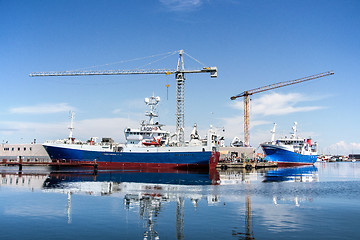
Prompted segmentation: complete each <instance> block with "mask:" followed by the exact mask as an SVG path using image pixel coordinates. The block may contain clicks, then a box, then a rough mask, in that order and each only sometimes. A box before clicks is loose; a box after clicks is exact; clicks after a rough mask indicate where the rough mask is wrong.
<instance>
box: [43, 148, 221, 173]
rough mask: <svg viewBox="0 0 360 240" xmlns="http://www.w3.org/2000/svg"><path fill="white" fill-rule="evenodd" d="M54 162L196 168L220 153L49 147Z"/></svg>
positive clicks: (100, 165) (118, 166) (128, 166)
mask: <svg viewBox="0 0 360 240" xmlns="http://www.w3.org/2000/svg"><path fill="white" fill-rule="evenodd" d="M44 148H45V149H46V151H47V152H48V154H49V156H50V158H51V159H52V160H53V161H71V162H82V163H86V162H94V161H95V160H96V162H97V164H99V167H105V168H129V169H139V168H177V167H178V168H181V167H186V168H190V167H191V168H193V167H199V168H203V167H209V166H216V164H217V161H218V157H219V154H218V153H215V152H211V151H199V152H141V153H139V152H105V151H89V150H79V149H72V148H63V147H56V146H46V145H44Z"/></svg>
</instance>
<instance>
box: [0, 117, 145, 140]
mask: <svg viewBox="0 0 360 240" xmlns="http://www.w3.org/2000/svg"><path fill="white" fill-rule="evenodd" d="M138 125H139V122H137V121H131V120H129V119H127V118H99V119H86V120H80V121H76V120H75V122H74V132H73V134H74V137H75V138H78V139H80V140H84V141H85V140H87V139H90V137H99V140H100V139H101V138H102V137H111V138H113V139H114V140H116V141H123V140H124V132H123V131H124V129H125V128H126V127H137V126H138ZM69 126H70V122H56V123H36V122H19V121H18V122H15V121H11V122H10V121H3V122H0V133H1V134H2V135H3V139H2V140H4V141H9V142H12V143H19V140H20V139H19V138H21V139H22V140H21V142H32V141H33V139H34V138H36V139H37V142H39V143H41V142H44V141H46V140H55V139H63V138H66V137H68V135H69V130H68V127H69Z"/></svg>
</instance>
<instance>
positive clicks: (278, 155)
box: [261, 144, 317, 165]
mask: <svg viewBox="0 0 360 240" xmlns="http://www.w3.org/2000/svg"><path fill="white" fill-rule="evenodd" d="M261 147H262V149H263V151H264V153H265V154H266V157H265V160H267V161H269V162H277V163H278V164H279V165H312V164H314V163H315V162H316V161H317V155H304V154H299V153H295V152H292V151H288V150H285V149H282V148H281V147H278V146H276V145H270V144H262V145H261Z"/></svg>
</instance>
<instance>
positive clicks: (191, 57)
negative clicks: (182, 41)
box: [184, 52, 207, 67]
mask: <svg viewBox="0 0 360 240" xmlns="http://www.w3.org/2000/svg"><path fill="white" fill-rule="evenodd" d="M184 53H185V54H186V55H187V56H188V57H190V58H191V59H192V60H194V61H196V62H198V63H199V64H201V65H202V66H203V67H207V65H205V64H204V63H202V62H200V61H199V60H197V59H196V58H194V57H192V56H190V55H189V54H188V53H186V52H184Z"/></svg>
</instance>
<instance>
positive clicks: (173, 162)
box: [43, 96, 220, 170]
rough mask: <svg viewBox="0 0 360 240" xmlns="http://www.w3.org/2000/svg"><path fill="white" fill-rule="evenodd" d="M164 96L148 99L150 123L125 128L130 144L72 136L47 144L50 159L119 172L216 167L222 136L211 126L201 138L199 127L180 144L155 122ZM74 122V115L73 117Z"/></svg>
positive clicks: (195, 127)
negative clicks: (86, 140)
mask: <svg viewBox="0 0 360 240" xmlns="http://www.w3.org/2000/svg"><path fill="white" fill-rule="evenodd" d="M159 102H160V97H154V96H152V97H151V98H145V103H146V105H147V106H148V107H149V108H150V111H148V112H146V116H148V117H149V121H148V122H145V121H142V123H141V126H140V128H130V127H128V128H125V131H124V134H125V138H126V143H124V144H118V143H114V142H113V141H112V139H111V138H103V139H102V141H101V143H97V142H96V138H92V139H91V140H90V141H88V142H85V143H84V142H81V141H78V140H75V138H73V137H72V130H73V127H72V121H73V120H72V121H71V126H70V128H69V129H70V135H69V137H68V138H67V139H64V140H56V141H47V142H46V143H44V144H43V146H44V148H45V149H46V151H47V152H48V154H49V156H50V158H51V159H52V160H53V161H57V162H71V163H74V162H75V163H76V162H77V163H84V164H87V163H88V164H91V163H93V162H94V161H96V163H97V164H98V166H99V168H116V169H154V168H155V169H167V170H169V169H194V168H215V167H216V164H217V162H218V160H219V156H220V153H219V150H218V148H219V147H218V142H219V140H218V138H219V137H218V135H217V134H216V131H215V130H214V129H213V128H212V127H210V129H209V130H208V133H207V136H206V137H205V138H203V139H202V138H200V136H199V134H198V131H197V126H196V124H195V125H194V128H193V130H192V132H191V135H190V140H189V141H187V142H180V141H179V138H178V134H177V133H174V134H171V133H170V132H168V131H165V130H164V129H163V127H164V125H163V124H159V123H158V122H156V121H155V120H154V118H156V117H158V115H157V114H156V107H157V104H158V103H159ZM72 119H73V115H72Z"/></svg>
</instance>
